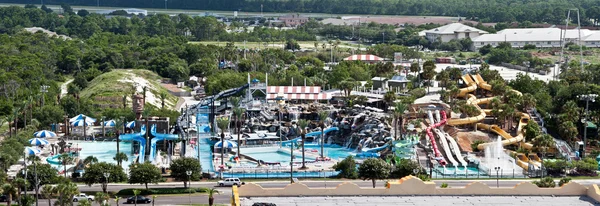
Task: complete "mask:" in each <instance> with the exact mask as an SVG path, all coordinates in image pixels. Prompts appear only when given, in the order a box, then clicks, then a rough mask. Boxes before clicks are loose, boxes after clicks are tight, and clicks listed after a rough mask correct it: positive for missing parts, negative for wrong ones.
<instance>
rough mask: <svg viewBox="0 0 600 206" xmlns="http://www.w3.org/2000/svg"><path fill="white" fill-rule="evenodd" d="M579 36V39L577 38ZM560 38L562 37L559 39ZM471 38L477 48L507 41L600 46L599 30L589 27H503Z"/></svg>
mask: <svg viewBox="0 0 600 206" xmlns="http://www.w3.org/2000/svg"><path fill="white" fill-rule="evenodd" d="M580 36H581V41H580V40H579V39H580ZM561 38H562V39H563V40H562V41H561ZM472 40H473V47H474V48H475V49H479V48H481V47H483V46H485V45H491V46H498V45H499V44H500V43H502V42H507V43H509V44H510V45H512V47H516V48H519V47H523V46H525V45H535V46H536V47H541V48H553V47H554V48H557V47H561V46H562V44H561V42H562V43H564V44H566V43H575V44H579V43H580V42H581V43H583V45H584V46H587V47H600V32H599V31H593V30H589V29H581V30H578V29H569V30H563V29H560V28H517V29H505V30H502V31H499V32H498V33H496V34H484V35H481V36H478V37H475V38H472Z"/></svg>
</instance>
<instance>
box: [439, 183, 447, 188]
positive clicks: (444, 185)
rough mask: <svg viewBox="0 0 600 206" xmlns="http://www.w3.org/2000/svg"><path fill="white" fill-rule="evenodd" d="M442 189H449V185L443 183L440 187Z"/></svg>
mask: <svg viewBox="0 0 600 206" xmlns="http://www.w3.org/2000/svg"><path fill="white" fill-rule="evenodd" d="M440 187H441V188H448V183H445V182H444V183H442V185H441V186H440Z"/></svg>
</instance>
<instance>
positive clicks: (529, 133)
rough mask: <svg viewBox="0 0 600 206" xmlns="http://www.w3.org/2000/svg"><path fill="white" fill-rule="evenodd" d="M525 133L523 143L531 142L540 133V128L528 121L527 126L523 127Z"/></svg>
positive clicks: (535, 123)
mask: <svg viewBox="0 0 600 206" xmlns="http://www.w3.org/2000/svg"><path fill="white" fill-rule="evenodd" d="M523 130H524V131H525V141H528V142H530V141H532V140H534V139H535V138H536V137H538V136H540V134H541V133H542V131H541V128H540V126H539V125H538V124H537V122H535V121H529V122H528V123H527V125H525V126H524V127H523Z"/></svg>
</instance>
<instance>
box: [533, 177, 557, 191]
mask: <svg viewBox="0 0 600 206" xmlns="http://www.w3.org/2000/svg"><path fill="white" fill-rule="evenodd" d="M533 184H535V185H537V186H538V187H545V188H553V187H556V183H555V182H554V179H552V177H544V178H542V179H541V180H540V181H533Z"/></svg>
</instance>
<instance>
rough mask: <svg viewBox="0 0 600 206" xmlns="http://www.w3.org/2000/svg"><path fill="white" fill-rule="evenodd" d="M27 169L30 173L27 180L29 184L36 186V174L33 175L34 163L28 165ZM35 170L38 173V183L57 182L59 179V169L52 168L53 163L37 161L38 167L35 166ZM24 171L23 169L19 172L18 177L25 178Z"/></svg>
mask: <svg viewBox="0 0 600 206" xmlns="http://www.w3.org/2000/svg"><path fill="white" fill-rule="evenodd" d="M27 171H29V172H28V173H29V174H28V175H27V182H28V185H30V186H31V187H35V175H33V174H34V173H33V171H34V166H33V165H27ZM35 171H36V173H37V179H38V183H39V185H46V184H56V182H57V181H58V175H57V171H56V169H54V168H52V166H51V165H49V164H41V163H40V162H38V163H37V165H36V167H35ZM23 174H24V171H23V170H21V171H20V172H19V173H18V174H17V177H19V178H25V177H24V176H25V175H23Z"/></svg>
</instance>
